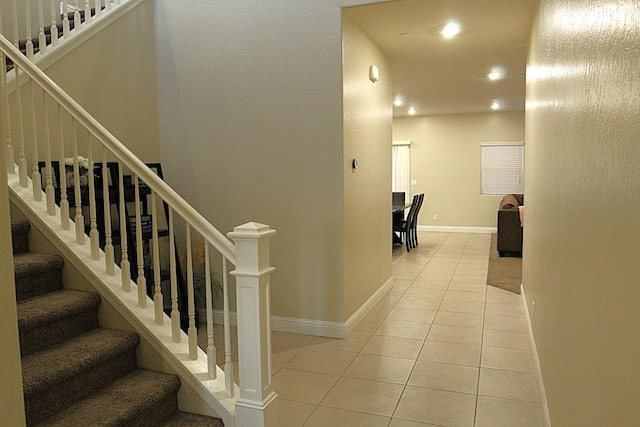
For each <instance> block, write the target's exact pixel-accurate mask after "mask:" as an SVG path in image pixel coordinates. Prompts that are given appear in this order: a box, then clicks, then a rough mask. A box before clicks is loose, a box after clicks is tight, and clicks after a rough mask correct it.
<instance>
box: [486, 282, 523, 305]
mask: <svg viewBox="0 0 640 427" xmlns="http://www.w3.org/2000/svg"><path fill="white" fill-rule="evenodd" d="M487 302H490V303H497V304H511V305H520V306H521V305H522V295H520V294H516V293H513V292H509V291H505V290H504V289H500V288H496V287H494V286H487Z"/></svg>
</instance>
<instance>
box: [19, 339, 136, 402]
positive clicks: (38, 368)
mask: <svg viewBox="0 0 640 427" xmlns="http://www.w3.org/2000/svg"><path fill="white" fill-rule="evenodd" d="M139 342H140V338H139V337H138V335H136V334H134V333H131V332H123V331H116V330H112V329H102V328H96V329H93V330H91V331H89V332H87V333H85V334H82V335H79V336H77V337H74V338H71V339H68V340H66V341H63V342H61V343H59V344H57V345H55V346H53V347H51V348H49V349H46V350H42V351H39V352H37V353H33V354H30V355H28V356H25V357H23V358H22V382H23V389H24V395H25V398H27V397H31V396H33V395H34V394H36V393H38V392H39V391H41V390H44V389H48V388H50V387H52V386H53V385H55V384H57V383H60V382H63V381H65V380H67V379H69V378H72V377H75V376H77V375H79V374H81V373H82V372H83V371H85V370H90V369H92V368H94V367H96V366H97V365H99V364H101V363H103V362H105V361H108V360H109V359H111V358H114V357H116V356H118V355H119V354H122V353H125V352H126V351H128V350H131V349H135V347H136V346H137V345H138V343H139Z"/></svg>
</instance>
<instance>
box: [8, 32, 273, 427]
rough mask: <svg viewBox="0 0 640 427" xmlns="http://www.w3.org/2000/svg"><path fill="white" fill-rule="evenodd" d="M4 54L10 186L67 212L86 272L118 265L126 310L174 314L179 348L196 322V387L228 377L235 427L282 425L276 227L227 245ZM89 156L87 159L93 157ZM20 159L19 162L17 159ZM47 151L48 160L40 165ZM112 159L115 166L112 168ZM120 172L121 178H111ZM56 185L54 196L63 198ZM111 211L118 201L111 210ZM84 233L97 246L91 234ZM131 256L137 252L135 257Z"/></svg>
mask: <svg viewBox="0 0 640 427" xmlns="http://www.w3.org/2000/svg"><path fill="white" fill-rule="evenodd" d="M7 58H9V59H11V61H12V62H13V64H14V68H13V70H12V71H11V72H10V73H4V72H3V73H1V74H2V79H1V82H0V83H1V87H0V109H1V111H0V120H1V122H2V129H1V130H2V133H1V134H2V135H4V141H5V154H6V158H7V170H8V177H9V182H10V186H12V185H13V186H15V187H12V189H14V191H16V192H20V194H22V192H23V190H26V191H27V192H28V194H29V196H26V197H27V198H28V199H30V202H32V203H34V206H39V205H42V206H43V207H42V209H39V208H38V209H39V210H40V211H42V212H44V213H43V215H46V216H50V217H53V216H56V215H59V216H60V219H59V221H58V220H56V221H55V224H59V226H57V228H58V229H59V230H60V232H64V231H65V230H66V233H70V232H71V231H72V230H75V242H74V243H73V244H74V245H77V247H78V248H81V247H84V246H85V245H89V247H90V255H88V257H87V259H86V260H85V262H86V263H87V265H91V262H93V261H95V260H102V259H104V270H103V272H104V273H106V275H107V276H113V277H118V274H117V270H118V269H120V275H119V280H120V282H121V289H122V290H123V291H124V292H125V293H133V292H134V289H133V288H134V287H135V288H137V289H135V291H136V294H137V299H136V302H135V306H130V307H129V309H130V310H131V311H132V312H134V311H137V310H139V309H144V308H145V307H147V303H148V302H149V305H150V307H149V309H150V310H152V312H153V316H152V318H153V320H152V322H153V323H155V324H157V325H163V324H164V323H165V319H167V320H168V321H169V323H170V331H171V341H173V342H176V343H179V342H181V340H183V335H184V334H183V332H182V331H181V329H180V323H181V319H183V322H184V319H187V323H188V328H186V329H187V336H186V339H187V343H188V357H187V361H185V362H182V363H185V364H186V363H188V361H189V360H192V361H193V360H198V359H199V358H200V357H206V367H207V371H206V372H207V375H206V377H207V378H202V377H201V376H199V375H197V374H196V373H193V375H194V377H195V378H197V381H204V382H208V381H210V380H215V379H218V380H219V381H223V382H224V383H223V384H224V389H223V391H225V392H226V395H227V397H228V398H231V397H233V398H234V399H235V400H234V401H235V406H233V407H234V408H235V420H234V422H235V425H236V426H238V427H245V426H246V427H249V426H251V427H259V426H265V425H274V424H273V421H271V420H270V417H271V416H272V415H271V412H272V411H267V408H268V407H269V405H270V403H271V402H272V401H273V400H274V399H275V397H276V394H275V392H274V391H272V390H271V341H270V336H271V326H270V309H269V306H270V300H269V298H270V297H269V294H270V274H271V271H272V267H271V266H270V265H269V250H268V245H269V239H270V238H271V236H272V235H273V234H274V233H275V231H273V230H271V229H270V228H269V227H268V226H266V225H262V224H257V223H248V224H244V225H241V226H238V227H236V228H235V229H234V231H233V232H231V233H229V238H230V239H231V240H232V241H233V242H232V241H231V240H229V239H227V237H225V236H224V235H223V234H222V233H220V232H219V231H218V230H217V229H216V228H215V227H213V226H212V225H211V224H210V223H209V222H208V221H207V220H206V219H205V218H204V217H203V216H202V215H200V214H199V213H198V212H197V211H196V210H195V209H194V208H193V207H191V206H190V205H189V204H188V203H187V202H185V201H184V199H182V197H180V196H179V195H178V194H177V193H176V192H175V191H174V190H173V189H172V188H171V187H169V186H168V185H167V184H166V183H165V182H164V181H163V180H162V179H161V178H160V177H159V176H158V175H157V174H156V173H155V172H154V171H152V170H151V169H150V168H149V167H148V166H147V165H145V164H144V163H143V162H142V161H141V160H140V159H138V158H137V157H136V156H135V155H134V154H133V153H132V152H131V151H130V150H129V149H127V148H126V147H125V146H124V145H123V144H122V143H121V142H120V141H118V140H117V139H116V138H115V137H114V136H113V135H112V134H111V133H109V132H108V131H107V130H106V129H105V128H104V127H103V126H102V125H101V124H100V123H98V122H97V121H96V120H95V119H94V118H93V117H91V116H90V115H89V114H88V113H87V112H86V111H85V110H84V109H83V108H82V107H81V106H80V105H79V104H78V103H76V102H75V101H74V100H73V99H71V98H70V97H69V96H68V95H67V94H66V93H65V92H63V91H62V90H61V89H60V88H59V87H58V86H57V85H56V84H55V83H54V82H53V81H51V79H50V78H49V77H48V76H46V75H45V74H44V73H43V72H42V71H41V70H40V69H38V68H37V67H35V66H34V64H33V63H32V62H31V61H30V60H28V59H27V58H26V57H25V56H24V55H23V54H22V53H21V52H20V51H19V50H18V49H17V48H16V47H15V46H14V45H12V43H10V42H9V41H8V40H7V39H6V38H5V37H3V36H1V35H0V63H1V64H5V61H6V59H7ZM25 95H26V96H25ZM23 110H24V111H26V114H25V113H23ZM29 113H31V114H29ZM29 138H30V139H31V144H30V145H29V150H27V149H26V148H25V146H26V143H25V141H26V140H27V139H29ZM81 152H82V153H86V155H87V156H86V158H85V157H84V156H82V155H81ZM53 153H55V154H56V156H57V159H58V160H57V162H56V161H55V160H53ZM16 154H17V158H18V164H17V165H15V164H13V159H14V158H16ZM41 155H43V159H41V158H40V156H41ZM108 159H109V160H110V161H107V160H108ZM28 160H30V161H31V163H30V164H31V165H32V174H31V178H32V179H29V177H28V176H27V175H28V167H27V165H28V164H29V162H28ZM9 163H11V164H9ZM56 165H57V169H58V172H57V173H56V172H55V169H56V167H55V166H56ZM110 168H111V169H110ZM66 170H68V172H66ZM112 170H117V172H115V174H111V171H112ZM125 170H126V171H128V173H130V174H131V176H130V180H131V183H132V184H125V178H126V176H125V175H124V171H125ZM96 171H98V172H96ZM42 174H44V175H42ZM94 174H95V176H94ZM43 176H44V179H43ZM109 180H110V181H111V182H110V183H109ZM54 181H55V182H56V187H57V191H54V190H55V189H54V185H53V182H54ZM96 181H99V183H100V184H97V183H96ZM29 187H31V188H29ZM43 189H44V200H43V191H42V190H43ZM131 189H132V190H133V196H132V195H131V191H130V190H131ZM143 189H144V193H142V190H143ZM56 193H57V194H56ZM149 199H150V204H151V212H150V217H151V223H152V227H151V230H150V231H149V230H146V229H144V228H143V224H142V221H143V213H144V212H143V211H144V209H143V205H145V203H146V202H147V201H148V200H149ZM127 204H133V205H134V209H133V210H134V211H135V215H133V222H134V227H133V229H131V227H130V225H131V224H130V222H131V219H130V214H131V209H126V206H127ZM157 204H163V205H164V204H166V206H167V212H168V224H167V225H168V236H169V252H170V256H169V261H168V264H169V267H168V269H169V281H170V286H169V293H170V294H169V295H163V288H162V286H161V281H162V279H161V277H160V270H161V268H162V267H163V265H162V261H161V260H160V257H159V253H160V249H159V246H158V241H159V238H160V236H159V230H158V220H159V218H160V217H159V215H158V212H157ZM56 205H57V206H56ZM112 205H116V206H115V209H114V210H113V211H112V209H111V206H112ZM72 210H74V211H75V212H74V213H73V222H74V226H73V227H72V226H71V221H70V216H71V212H70V211H72ZM112 212H117V215H118V216H119V220H118V225H119V230H120V239H119V245H120V260H116V259H115V252H116V251H115V249H114V242H113V230H112V228H111V224H112V220H111V213H112ZM86 215H88V218H87V217H86ZM181 229H184V230H185V238H186V245H185V252H186V265H185V266H183V270H182V271H185V270H186V272H187V274H186V289H184V288H183V283H184V282H181V280H180V279H181V278H182V275H181V274H180V271H179V268H180V267H179V263H177V262H176V241H175V240H174V234H176V235H177V234H179V232H178V230H181ZM127 230H131V231H130V232H127ZM149 232H150V234H151V237H150V238H148V239H147V242H144V241H143V240H144V238H143V235H144V234H145V233H149ZM87 234H88V239H86V238H85V237H86V235H87ZM196 238H197V239H198V240H199V241H200V240H202V241H203V245H204V260H203V264H204V266H203V268H204V275H205V278H204V280H205V284H204V287H205V289H204V291H205V295H206V304H205V307H204V308H205V309H206V318H205V322H206V329H207V334H206V337H207V344H206V347H205V348H204V350H206V353H205V352H203V351H202V350H203V349H200V348H199V347H198V342H197V329H196V326H197V325H196V324H195V319H196V306H195V290H194V274H193V271H194V260H193V256H192V244H191V243H192V241H194V242H195V239H196ZM130 239H133V240H135V242H134V241H131V240H130ZM87 240H88V242H87ZM149 241H150V242H151V245H149V246H150V248H149V251H148V252H150V253H151V254H152V260H151V262H150V263H147V259H145V257H144V256H143V255H142V254H143V252H144V251H145V249H144V248H143V246H144V245H146V244H147V243H148V242H149ZM134 248H135V250H134ZM134 252H135V253H136V254H137V257H135V258H134V257H133V253H134ZM212 252H213V253H212ZM118 261H119V262H118ZM229 263H231V264H233V265H234V266H235V270H234V271H232V272H229V271H228V270H227V266H228V264H229ZM149 265H151V266H152V267H153V271H154V272H153V275H151V274H149V272H148V267H149ZM218 267H219V268H220V269H221V271H220V273H219V274H220V277H221V279H222V288H223V289H222V290H223V292H222V301H221V302H220V304H221V305H222V306H223V309H224V328H223V330H224V339H223V342H222V343H219V346H220V345H223V346H224V354H225V358H224V360H223V361H219V362H220V364H221V367H220V368H218V366H217V364H218V361H217V360H216V357H215V351H216V343H215V340H214V333H213V319H214V317H213V304H212V295H213V292H212V286H213V285H212V278H211V271H212V270H214V269H215V268H218ZM229 275H231V276H233V277H235V282H236V309H237V335H238V370H239V373H240V377H239V378H240V383H239V395H237V396H234V390H235V388H236V386H235V383H234V375H233V372H234V367H233V358H232V354H233V350H232V348H231V322H230V319H231V315H230V301H229V289H228V288H229V284H228V276H229ZM132 278H137V283H136V284H133V283H132ZM147 280H148V281H149V287H147ZM185 298H186V301H185ZM164 301H167V302H170V307H169V308H168V309H167V311H168V312H169V313H168V315H167V314H165V305H164ZM185 310H186V312H185ZM167 348H169V345H167ZM167 351H171V350H167ZM175 359H176V360H184V359H185V357H184V356H183V355H180V354H177V355H175ZM211 396H212V398H214V399H217V398H218V397H217V396H216V393H213V392H212V395H211Z"/></svg>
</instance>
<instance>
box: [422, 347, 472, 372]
mask: <svg viewBox="0 0 640 427" xmlns="http://www.w3.org/2000/svg"><path fill="white" fill-rule="evenodd" d="M418 360H420V361H429V362H439V363H452V364H454V365H466V366H474V367H478V366H480V345H476V344H458V343H450V342H438V341H427V342H425V344H424V347H423V348H422V351H421V352H420V356H419V357H418Z"/></svg>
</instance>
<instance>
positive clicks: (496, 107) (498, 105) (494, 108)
mask: <svg viewBox="0 0 640 427" xmlns="http://www.w3.org/2000/svg"><path fill="white" fill-rule="evenodd" d="M491 109H492V110H498V109H500V104H498V101H493V104H491Z"/></svg>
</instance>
